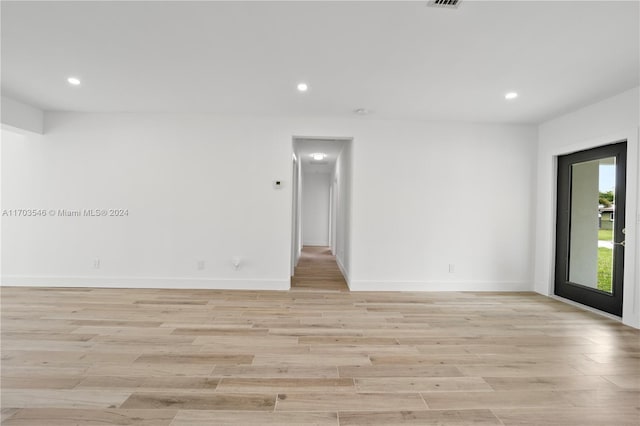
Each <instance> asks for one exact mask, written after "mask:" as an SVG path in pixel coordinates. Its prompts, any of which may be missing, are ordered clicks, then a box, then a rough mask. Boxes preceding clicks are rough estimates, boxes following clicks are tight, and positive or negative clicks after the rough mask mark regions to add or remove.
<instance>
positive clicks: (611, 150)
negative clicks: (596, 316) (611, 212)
mask: <svg viewBox="0 0 640 426" xmlns="http://www.w3.org/2000/svg"><path fill="white" fill-rule="evenodd" d="M606 157H615V158H616V188H615V196H614V197H615V198H614V199H615V205H616V212H615V218H616V219H615V221H614V232H613V241H615V242H621V241H624V239H625V236H624V233H623V229H624V227H625V223H624V220H625V217H624V216H625V215H624V212H625V207H626V164H627V141H626V140H622V141H618V142H615V143H612V144H608V145H603V146H599V147H596V148H591V149H587V150H584V151H579V152H575V153H572V154H567V155H562V156H559V157H558V183H557V185H558V186H557V208H556V259H555V282H554V284H555V285H554V292H555V294H556V295H558V296H561V297H565V298H567V299H571V300H573V301H575V302H578V303H582V304H583V305H587V306H591V307H593V308H596V309H599V310H601V311H604V312H608V313H610V314H613V315H617V316H622V297H623V291H624V285H623V283H624V247H623V246H621V245H619V244H614V246H613V253H614V257H613V259H614V260H613V261H614V268H613V277H612V280H613V282H612V293H607V292H604V291H601V290H598V289H594V288H591V287H587V286H584V285H580V284H579V283H573V282H571V281H569V256H570V252H569V247H570V242H569V238H570V227H571V208H570V206H571V166H572V165H573V164H575V163H581V162H585V161H592V160H597V159H600V158H606Z"/></svg>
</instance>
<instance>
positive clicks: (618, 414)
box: [493, 407, 638, 426]
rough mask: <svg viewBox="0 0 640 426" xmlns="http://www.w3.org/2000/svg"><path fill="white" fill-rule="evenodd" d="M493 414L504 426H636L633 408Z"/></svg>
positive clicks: (566, 409)
mask: <svg viewBox="0 0 640 426" xmlns="http://www.w3.org/2000/svg"><path fill="white" fill-rule="evenodd" d="M493 412H494V414H495V415H496V416H497V417H498V418H499V419H500V421H501V422H502V424H504V425H505V426H540V425H545V426H576V425H580V426H603V425H616V426H638V410H637V409H634V408H617V409H610V408H585V407H580V408H566V407H563V408H553V407H545V408H539V409H530V408H524V409H497V410H493Z"/></svg>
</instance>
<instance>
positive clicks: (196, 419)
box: [171, 410, 338, 426]
mask: <svg viewBox="0 0 640 426" xmlns="http://www.w3.org/2000/svg"><path fill="white" fill-rule="evenodd" d="M211 425H216V426H239V425H246V426H251V425H254V426H281V425H295V426H338V414H337V413H287V412H274V413H267V412H264V413H262V412H261V413H260V414H259V415H256V413H251V412H246V411H206V410H197V411H196V410H180V411H178V414H177V415H176V417H175V419H174V421H173V423H171V426H211Z"/></svg>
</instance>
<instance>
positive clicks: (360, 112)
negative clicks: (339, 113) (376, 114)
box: [353, 108, 371, 115]
mask: <svg viewBox="0 0 640 426" xmlns="http://www.w3.org/2000/svg"><path fill="white" fill-rule="evenodd" d="M353 113H354V114H358V115H369V114H371V110H368V109H366V108H356V109H354V110H353Z"/></svg>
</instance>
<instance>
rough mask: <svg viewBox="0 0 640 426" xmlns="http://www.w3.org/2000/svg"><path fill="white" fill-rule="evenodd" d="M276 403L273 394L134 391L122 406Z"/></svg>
mask: <svg viewBox="0 0 640 426" xmlns="http://www.w3.org/2000/svg"><path fill="white" fill-rule="evenodd" d="M275 404H276V395H273V394H272V395H268V394H227V393H218V394H210V393H207V394H192V393H177V392H171V393H166V392H134V393H132V394H131V396H130V397H129V398H127V400H126V401H124V403H123V404H122V405H121V406H120V408H131V409H167V408H170V409H180V410H234V411H237V410H246V411H273V408H274V406H275Z"/></svg>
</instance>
